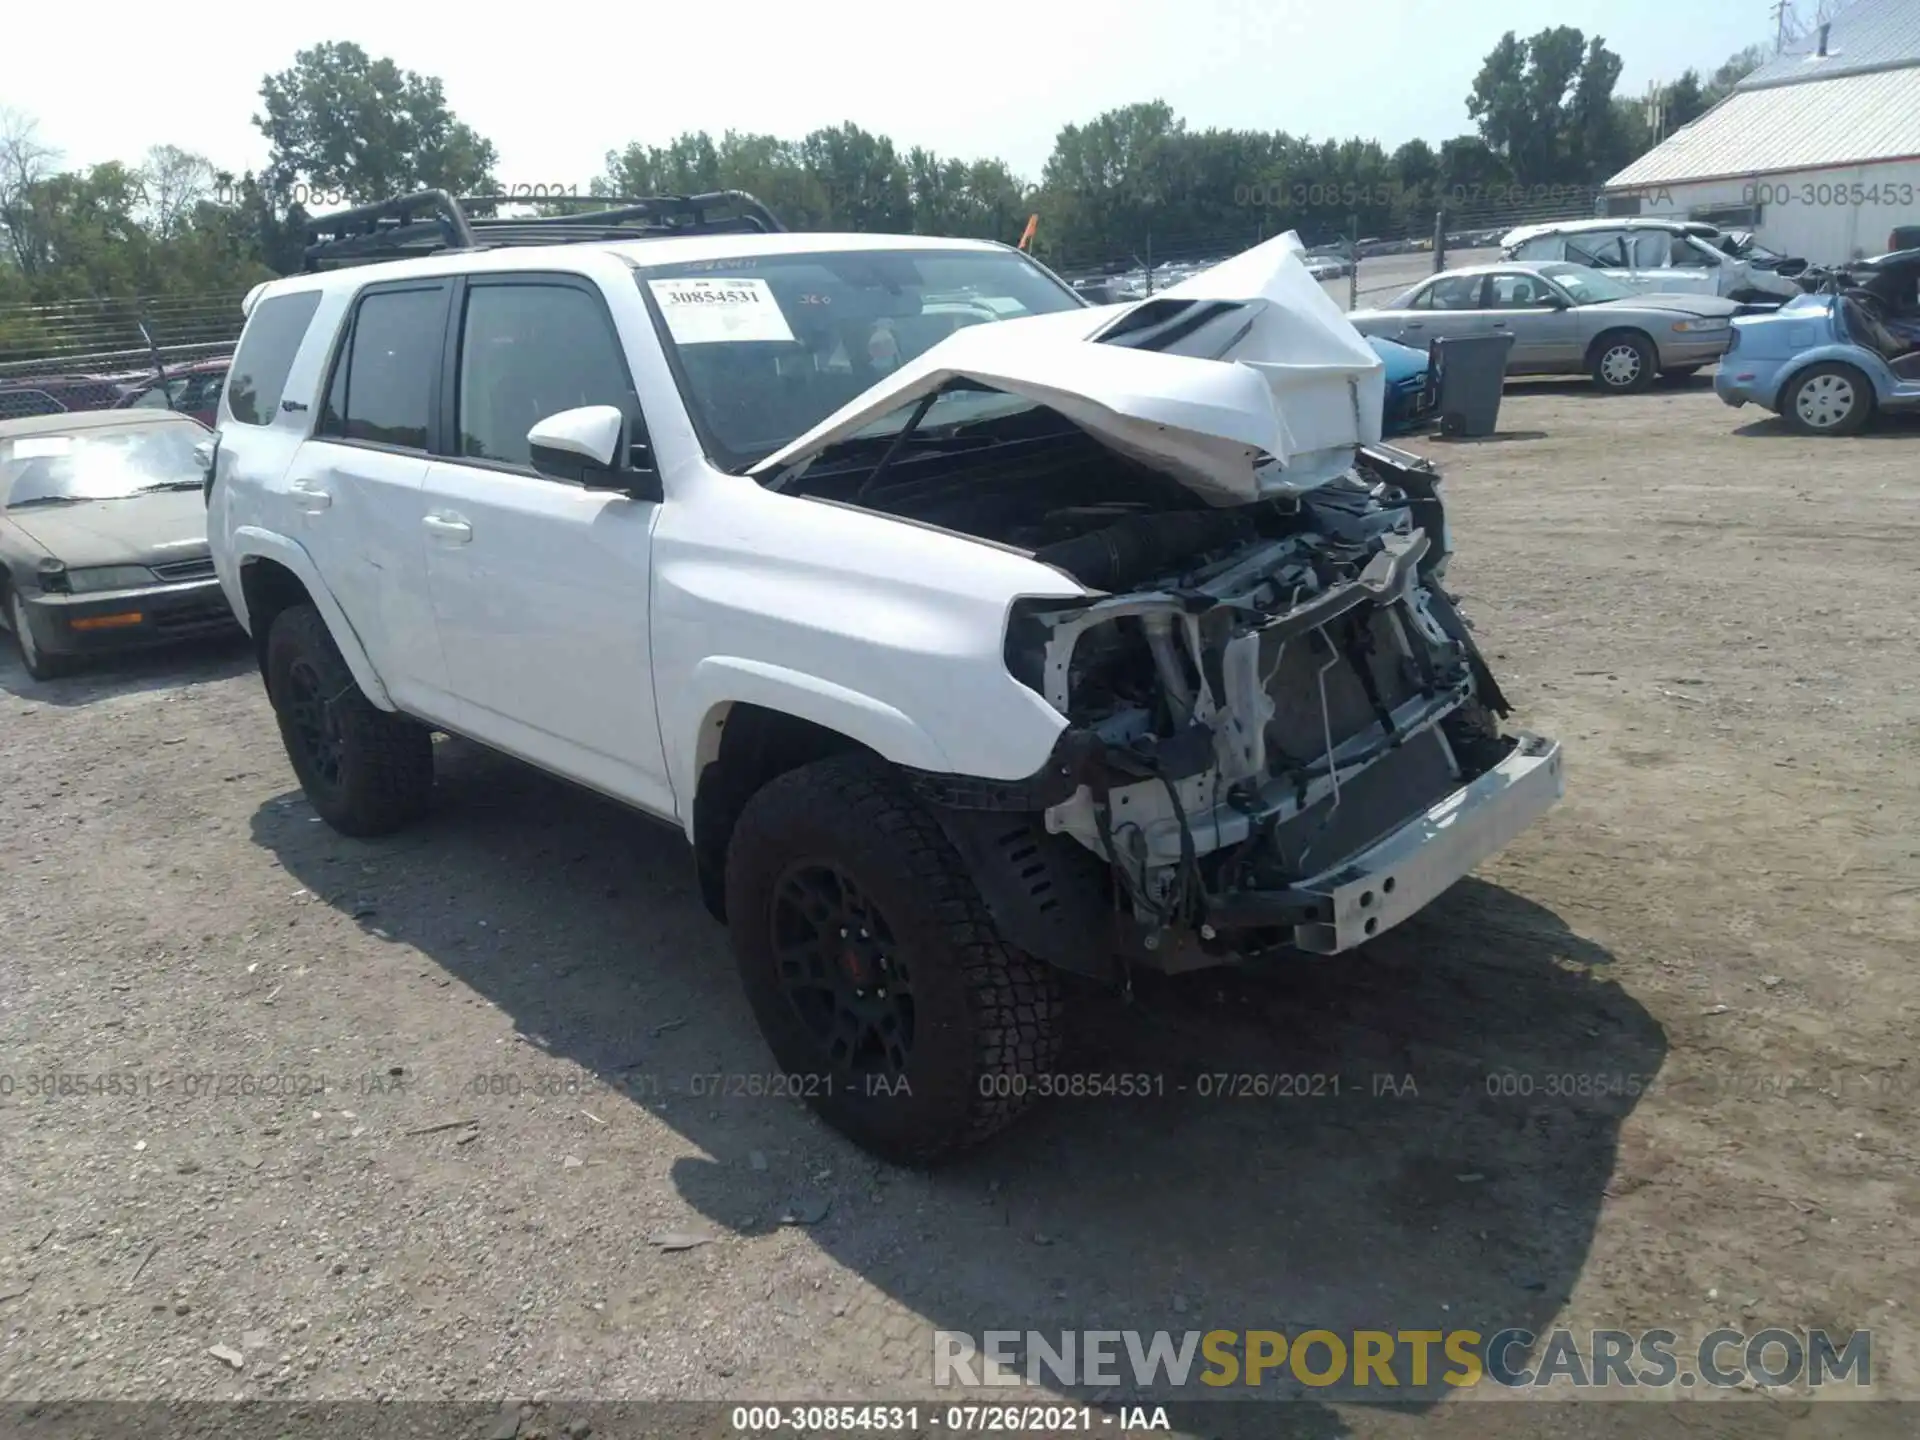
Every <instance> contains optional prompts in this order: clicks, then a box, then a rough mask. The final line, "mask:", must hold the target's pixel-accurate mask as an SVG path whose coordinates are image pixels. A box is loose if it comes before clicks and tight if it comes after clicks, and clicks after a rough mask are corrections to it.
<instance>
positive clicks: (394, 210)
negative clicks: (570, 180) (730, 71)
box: [305, 190, 787, 271]
mask: <svg viewBox="0 0 1920 1440" xmlns="http://www.w3.org/2000/svg"><path fill="white" fill-rule="evenodd" d="M581 204H586V205H591V206H597V207H599V208H597V209H591V210H587V211H585V212H583V213H579V214H559V215H536V216H531V217H521V218H517V219H516V218H502V217H500V216H498V215H495V214H491V213H486V214H480V213H471V212H476V211H487V212H491V211H493V210H495V209H496V208H497V207H499V206H502V205H541V206H556V205H558V206H576V205H581ZM715 212H720V213H718V214H716V213H715ZM726 212H732V213H726ZM786 228H787V227H786V226H784V225H782V224H781V223H780V222H779V220H777V219H775V218H774V214H773V212H772V211H771V210H769V209H767V207H766V206H764V205H762V204H761V203H760V202H759V201H758V200H756V199H754V198H753V196H751V195H749V194H747V193H746V192H745V191H744V190H715V191H712V192H710V193H708V194H705V195H648V196H635V197H620V196H604V195H559V196H546V195H542V196H533V197H529V196H525V195H469V196H466V197H465V198H463V199H458V200H456V199H455V198H454V197H453V196H451V195H449V194H448V193H447V192H446V191H445V190H420V191H416V192H415V193H414V194H412V195H402V196H400V197H398V198H397V199H393V200H380V201H376V202H375V203H373V204H371V205H359V206H355V207H354V208H353V209H351V210H336V211H334V212H333V213H332V214H330V215H316V216H314V217H313V218H312V219H310V220H309V221H307V247H306V252H305V255H306V267H305V268H306V269H307V270H309V271H312V270H325V269H331V268H334V267H336V266H341V265H353V264H359V263H365V262H367V261H373V260H400V259H408V258H412V257H415V256H420V255H431V254H434V253H435V252H437V251H441V250H491V249H495V248H498V247H501V246H507V245H566V244H571V243H573V242H575V241H580V240H641V239H649V238H655V237H659V236H664V235H737V234H755V233H765V232H768V231H775V230H785V229H786Z"/></svg>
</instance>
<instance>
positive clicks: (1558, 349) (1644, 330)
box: [1348, 260, 1739, 394]
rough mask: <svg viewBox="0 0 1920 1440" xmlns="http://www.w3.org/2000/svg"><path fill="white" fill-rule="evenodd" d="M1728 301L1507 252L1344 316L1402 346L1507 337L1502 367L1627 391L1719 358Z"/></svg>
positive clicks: (1728, 327) (1730, 310)
mask: <svg viewBox="0 0 1920 1440" xmlns="http://www.w3.org/2000/svg"><path fill="white" fill-rule="evenodd" d="M1738 309H1739V307H1738V306H1737V305H1735V304H1734V302H1732V301H1731V300H1722V299H1720V298H1719V297H1717V296H1711V295H1660V294H1642V293H1640V292H1639V291H1636V290H1631V289H1628V288H1627V287H1626V286H1624V285H1621V284H1620V283H1618V282H1617V281H1615V280H1612V279H1611V278H1609V277H1608V276H1606V275H1605V274H1603V273H1601V272H1599V271H1596V270H1592V269H1589V268H1587V267H1585V266H1582V265H1575V264H1571V263H1568V262H1566V261H1553V262H1548V263H1544V264H1542V263H1527V262H1524V261H1518V260H1511V261H1505V262H1503V263H1500V264H1497V265H1472V266H1467V267H1465V268H1462V269H1459V270H1449V271H1446V272H1444V273H1442V274H1439V275H1435V276H1433V277H1432V278H1430V279H1427V280H1423V281H1421V282H1420V283H1419V284H1418V285H1415V286H1413V287H1412V288H1411V289H1409V290H1407V291H1405V292H1404V293H1402V294H1401V295H1399V296H1397V297H1395V298H1394V299H1393V300H1391V301H1390V302H1388V303H1387V304H1386V305H1384V306H1381V307H1379V308H1377V309H1367V310H1356V311H1354V312H1353V313H1352V314H1351V315H1350V316H1349V317H1348V318H1349V319H1350V320H1351V321H1352V322H1353V324H1354V327H1355V328H1356V329H1357V330H1359V331H1360V333H1361V334H1363V335H1367V336H1373V337H1378V338H1380V339H1384V340H1392V341H1394V342H1396V343H1398V344H1402V345H1416V346H1417V345H1425V344H1428V343H1430V342H1431V341H1433V340H1435V339H1442V338H1445V339H1452V338H1455V337H1462V336H1469V335H1502V334H1503V335H1511V336H1512V337H1513V348H1512V351H1511V353H1510V355H1509V358H1508V361H1507V373H1508V374H1510V375H1580V374H1586V375H1591V376H1592V377H1593V380H1594V383H1595V384H1597V385H1599V386H1600V388H1601V389H1603V390H1609V391H1614V392H1618V393H1622V394H1628V393H1632V392H1634V391H1638V390H1644V389H1645V388H1646V387H1647V386H1649V385H1651V384H1652V383H1653V381H1654V379H1655V377H1656V376H1658V375H1661V374H1667V375H1688V374H1692V373H1693V372H1694V371H1696V370H1699V369H1700V368H1701V367H1702V366H1705V365H1710V364H1712V363H1713V362H1714V361H1715V360H1717V359H1719V357H1720V356H1721V354H1722V353H1723V352H1724V351H1725V350H1726V348H1727V345H1728V342H1729V340H1730V338H1731V336H1732V322H1733V317H1734V314H1735V312H1736V311H1737V310H1738Z"/></svg>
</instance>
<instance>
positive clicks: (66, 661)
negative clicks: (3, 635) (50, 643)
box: [7, 590, 74, 680]
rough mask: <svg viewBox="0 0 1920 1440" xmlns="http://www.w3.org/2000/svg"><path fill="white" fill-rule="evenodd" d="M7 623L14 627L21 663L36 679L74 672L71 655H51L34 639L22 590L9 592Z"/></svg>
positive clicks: (15, 646) (51, 678)
mask: <svg viewBox="0 0 1920 1440" xmlns="http://www.w3.org/2000/svg"><path fill="white" fill-rule="evenodd" d="M7 624H8V625H10V626H12V627H13V646H14V649H16V650H18V651H19V652H20V663H21V664H22V665H23V666H25V667H26V671H27V674H29V675H31V676H32V677H33V678H34V679H36V680H58V679H59V678H60V677H61V676H62V675H70V674H72V673H73V669H74V662H73V658H72V657H71V656H69V655H49V654H48V653H47V652H46V651H44V650H42V649H41V648H40V647H39V646H38V645H37V644H35V643H34V639H33V626H32V623H31V622H30V621H29V620H28V619H27V602H26V601H24V600H22V599H21V598H20V592H19V591H17V590H9V591H8V592H7Z"/></svg>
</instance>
